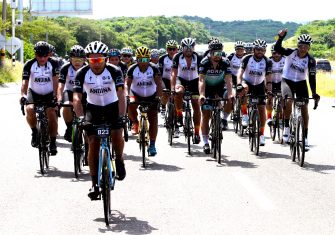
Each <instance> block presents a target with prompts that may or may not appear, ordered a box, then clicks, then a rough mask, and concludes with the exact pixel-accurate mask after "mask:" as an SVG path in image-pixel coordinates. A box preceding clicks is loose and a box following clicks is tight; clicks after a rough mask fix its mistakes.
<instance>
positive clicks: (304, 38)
mask: <svg viewBox="0 0 335 235" xmlns="http://www.w3.org/2000/svg"><path fill="white" fill-rule="evenodd" d="M312 42H313V40H312V38H311V36H309V35H308V34H301V35H300V36H299V37H298V44H308V45H310V44H311V43H312Z"/></svg>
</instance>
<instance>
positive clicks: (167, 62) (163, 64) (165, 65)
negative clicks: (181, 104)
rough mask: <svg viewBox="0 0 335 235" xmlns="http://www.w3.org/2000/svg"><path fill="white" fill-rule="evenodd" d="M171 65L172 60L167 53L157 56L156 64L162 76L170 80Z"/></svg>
mask: <svg viewBox="0 0 335 235" xmlns="http://www.w3.org/2000/svg"><path fill="white" fill-rule="evenodd" d="M172 65H173V61H172V59H170V57H169V55H168V54H165V55H163V56H162V57H161V58H159V61H158V66H159V70H160V72H161V74H162V78H164V79H168V80H171V71H172Z"/></svg>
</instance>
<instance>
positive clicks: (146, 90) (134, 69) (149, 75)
mask: <svg viewBox="0 0 335 235" xmlns="http://www.w3.org/2000/svg"><path fill="white" fill-rule="evenodd" d="M156 75H159V70H158V68H157V66H156V65H154V64H152V63H149V66H148V68H147V70H146V71H145V72H141V70H140V68H139V67H138V64H134V65H132V66H131V67H130V68H129V69H128V72H127V77H128V78H129V79H131V80H132V83H131V86H130V89H131V91H132V92H133V93H135V94H136V95H138V96H140V97H150V96H152V95H154V94H155V93H156V91H157V85H156V83H155V80H154V78H155V76H156Z"/></svg>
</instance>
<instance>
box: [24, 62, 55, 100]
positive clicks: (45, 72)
mask: <svg viewBox="0 0 335 235" xmlns="http://www.w3.org/2000/svg"><path fill="white" fill-rule="evenodd" d="M58 74H59V70H58V64H57V62H56V61H54V60H53V59H48V61H47V63H46V64H45V65H44V66H40V65H39V64H38V62H37V60H36V58H34V59H32V60H29V61H27V62H26V64H25V65H24V67H23V75H22V80H29V84H28V89H31V90H32V91H33V92H34V93H36V94H38V95H46V94H49V93H52V92H54V90H53V89H54V88H53V80H52V78H53V77H54V76H57V75H58Z"/></svg>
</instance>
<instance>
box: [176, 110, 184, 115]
mask: <svg viewBox="0 0 335 235" xmlns="http://www.w3.org/2000/svg"><path fill="white" fill-rule="evenodd" d="M177 116H178V117H182V116H183V110H182V109H178V110H177Z"/></svg>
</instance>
